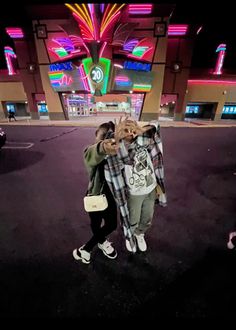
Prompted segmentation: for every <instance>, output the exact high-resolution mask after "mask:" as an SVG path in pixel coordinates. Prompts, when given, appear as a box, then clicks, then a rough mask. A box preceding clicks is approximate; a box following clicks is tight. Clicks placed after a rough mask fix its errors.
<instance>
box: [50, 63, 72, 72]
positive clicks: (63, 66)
mask: <svg viewBox="0 0 236 330" xmlns="http://www.w3.org/2000/svg"><path fill="white" fill-rule="evenodd" d="M62 70H66V71H72V70H73V66H72V62H64V63H56V64H50V71H62Z"/></svg>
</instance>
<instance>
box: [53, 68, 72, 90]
mask: <svg viewBox="0 0 236 330" xmlns="http://www.w3.org/2000/svg"><path fill="white" fill-rule="evenodd" d="M48 76H49V79H50V82H51V84H52V86H53V87H59V86H69V85H71V84H72V82H73V80H72V78H71V77H69V76H67V75H66V74H65V73H64V72H62V71H57V72H49V73H48Z"/></svg>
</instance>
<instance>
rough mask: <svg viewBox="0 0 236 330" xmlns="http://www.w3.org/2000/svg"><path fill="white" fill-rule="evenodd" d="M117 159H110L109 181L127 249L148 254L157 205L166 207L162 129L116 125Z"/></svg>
mask: <svg viewBox="0 0 236 330" xmlns="http://www.w3.org/2000/svg"><path fill="white" fill-rule="evenodd" d="M115 140H116V143H117V147H118V149H117V155H115V156H109V157H108V158H107V164H106V165H105V178H106V181H107V183H108V185H109V187H110V189H111V191H113V194H114V197H115V199H116V202H117V204H118V206H119V209H120V213H121V215H122V219H121V220H122V225H123V230H124V235H125V238H126V240H125V242H126V248H127V250H128V251H130V252H136V250H137V245H138V248H139V250H140V251H142V252H144V251H146V250H147V244H146V241H145V238H144V234H145V233H146V231H147V230H148V229H149V228H150V226H151V223H152V219H153V214H154V206H155V202H158V203H159V205H160V206H166V205H167V200H166V192H165V185H164V165H163V148H162V141H161V136H160V125H159V123H158V122H151V123H150V124H149V125H146V127H140V126H139V125H138V124H137V123H136V122H135V121H133V120H130V119H128V118H125V120H123V121H122V118H121V119H120V121H119V123H118V124H116V129H115Z"/></svg>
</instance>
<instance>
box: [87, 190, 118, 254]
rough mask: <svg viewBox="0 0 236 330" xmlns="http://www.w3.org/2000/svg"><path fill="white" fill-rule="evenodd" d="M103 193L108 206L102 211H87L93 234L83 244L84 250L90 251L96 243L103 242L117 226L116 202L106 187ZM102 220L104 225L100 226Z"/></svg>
mask: <svg viewBox="0 0 236 330" xmlns="http://www.w3.org/2000/svg"><path fill="white" fill-rule="evenodd" d="M104 193H105V194H106V197H107V201H108V208H107V209H106V210H104V211H98V212H89V217H90V220H91V223H90V225H91V229H92V232H93V236H92V238H91V239H90V240H89V241H88V242H87V243H86V244H85V246H84V250H86V251H88V252H90V251H92V249H93V248H94V246H95V245H96V244H97V243H100V244H102V243H104V242H105V240H106V236H107V235H109V234H110V233H112V232H113V231H114V230H115V229H116V227H117V209H116V202H115V200H114V198H113V196H112V194H111V192H110V190H109V188H108V187H107V189H106V191H105V192H104ZM102 220H104V225H103V226H102V227H101V224H102Z"/></svg>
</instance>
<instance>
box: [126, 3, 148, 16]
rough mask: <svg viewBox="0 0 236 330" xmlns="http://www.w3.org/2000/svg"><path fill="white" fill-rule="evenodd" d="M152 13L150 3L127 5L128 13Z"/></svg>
mask: <svg viewBox="0 0 236 330" xmlns="http://www.w3.org/2000/svg"><path fill="white" fill-rule="evenodd" d="M151 13H152V4H151V3H142V4H138V3H137V4H130V5H129V14H130V15H148V14H151Z"/></svg>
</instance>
